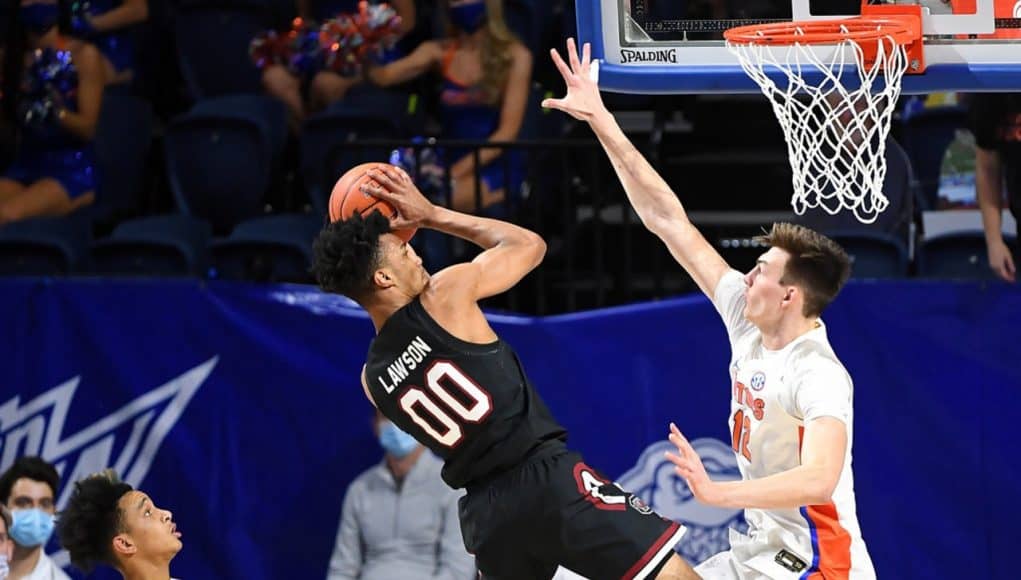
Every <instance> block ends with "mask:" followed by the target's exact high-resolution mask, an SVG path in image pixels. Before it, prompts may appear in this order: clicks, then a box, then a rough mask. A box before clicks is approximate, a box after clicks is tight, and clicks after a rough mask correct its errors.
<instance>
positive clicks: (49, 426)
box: [0, 357, 218, 566]
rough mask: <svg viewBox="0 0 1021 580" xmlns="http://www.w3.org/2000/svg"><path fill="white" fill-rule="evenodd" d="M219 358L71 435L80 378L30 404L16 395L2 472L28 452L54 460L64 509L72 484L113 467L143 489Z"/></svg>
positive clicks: (2, 411) (1, 426) (2, 440)
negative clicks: (70, 417) (67, 427)
mask: <svg viewBox="0 0 1021 580" xmlns="http://www.w3.org/2000/svg"><path fill="white" fill-rule="evenodd" d="M217 361H218V357H213V358H211V359H209V360H207V361H206V362H204V363H202V364H200V365H198V366H196V367H194V368H191V369H189V370H186V371H185V372H184V373H182V374H181V375H179V376H177V377H175V378H173V379H171V380H170V381H168V382H167V383H165V384H163V385H161V386H158V387H156V388H154V389H152V390H150V391H148V392H146V393H144V394H142V395H141V396H139V397H138V398H136V399H134V400H133V401H130V402H128V403H127V404H126V405H124V406H122V407H121V408H120V409H118V410H116V411H114V412H113V413H110V414H109V415H107V416H106V417H103V418H101V419H99V420H97V421H95V422H93V423H92V424H90V425H87V426H85V427H83V428H81V429H80V430H79V431H78V432H76V433H74V434H66V435H65V433H64V425H65V423H66V422H67V418H68V414H69V413H70V412H71V409H72V404H73V402H74V396H75V393H76V392H77V390H78V387H79V385H80V383H81V377H80V376H77V377H74V378H72V379H70V380H68V381H65V382H64V383H61V384H59V385H57V386H56V387H53V388H52V389H50V390H48V391H46V392H44V393H42V394H40V395H38V396H36V397H35V398H33V399H32V400H30V401H27V402H25V403H22V401H21V397H20V396H19V395H15V396H14V397H13V398H11V399H8V400H7V401H5V402H2V403H0V453H2V455H0V472H3V471H6V470H7V468H8V467H10V466H11V464H12V463H14V461H15V460H16V459H17V458H18V457H21V456H26V455H38V456H40V457H42V458H43V459H45V460H46V461H49V462H50V463H52V464H54V465H55V466H56V468H57V471H58V472H59V473H60V474H61V481H62V482H63V483H64V486H63V490H62V491H61V493H60V497H58V498H57V506H58V510H59V509H62V508H63V507H64V505H66V503H67V500H68V498H69V497H70V495H71V492H72V491H73V490H74V486H73V485H70V483H71V482H73V481H77V480H79V479H81V478H83V477H85V476H87V475H89V474H92V473H96V472H99V471H102V470H103V469H106V468H108V467H112V468H114V469H115V470H117V473H118V474H119V475H120V476H121V479H123V480H124V481H125V482H127V483H129V484H131V485H132V486H134V487H139V486H140V485H141V483H142V480H144V479H145V476H146V474H148V473H149V467H150V466H151V465H152V462H153V460H154V459H155V458H156V453H157V452H158V451H159V448H160V445H161V444H162V443H163V440H164V438H166V436H167V434H168V433H170V431H171V429H173V428H174V425H175V424H177V421H178V419H180V418H181V415H182V414H183V413H184V410H185V409H186V408H187V406H188V403H189V402H190V401H191V399H192V397H194V396H195V393H196V392H198V390H199V387H201V386H202V384H203V383H204V382H205V381H206V379H207V378H208V377H209V374H210V373H211V372H212V371H213V368H214V367H215V366H216V363H217ZM115 450H116V451H117V452H116V453H115ZM54 561H55V562H57V564H58V565H61V566H63V565H66V563H67V561H68V559H67V554H66V553H65V552H60V553H59V554H57V555H55V556H54Z"/></svg>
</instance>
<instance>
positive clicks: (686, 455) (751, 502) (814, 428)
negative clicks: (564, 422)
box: [543, 40, 875, 579]
mask: <svg viewBox="0 0 1021 580" xmlns="http://www.w3.org/2000/svg"><path fill="white" fill-rule="evenodd" d="M567 55H568V59H569V61H570V64H567V63H565V62H564V61H563V59H562V58H561V57H560V55H559V54H558V53H557V52H556V51H555V50H554V51H552V57H553V61H554V63H555V64H556V66H557V68H558V69H559V71H560V73H561V75H563V77H564V81H565V83H566V85H567V94H566V96H565V97H563V98H561V99H546V100H545V101H544V102H543V106H544V107H547V108H553V109H558V110H561V111H564V112H566V113H568V114H570V115H571V116H572V117H574V118H575V119H579V120H581V121H585V122H587V123H588V124H589V126H591V128H592V130H593V132H594V133H595V135H596V137H597V138H598V139H599V141H600V143H601V144H602V145H603V148H604V149H605V150H606V153H607V155H608V156H609V158H610V161H611V163H612V164H613V167H614V170H615V171H616V173H617V176H618V177H619V179H620V181H621V183H622V184H623V186H624V191H625V192H626V194H627V197H628V199H629V200H630V202H631V204H632V205H633V206H634V209H635V211H636V213H637V214H638V216H639V218H640V219H641V221H642V223H643V224H644V225H645V227H646V228H648V229H649V231H651V232H652V233H654V234H656V236H658V237H659V238H660V239H661V240H663V242H664V243H665V244H666V246H667V248H668V249H669V250H670V253H671V254H672V255H673V256H674V258H675V259H676V260H677V262H678V263H679V264H680V265H681V266H682V267H683V268H684V269H685V270H687V272H688V273H689V274H690V275H691V277H692V278H693V279H694V280H695V282H696V283H697V284H698V286H699V288H700V289H701V290H702V291H703V292H704V293H705V294H706V295H707V296H708V297H709V299H710V300H711V301H712V303H713V304H714V305H715V307H716V309H717V311H718V312H719V314H720V316H721V317H722V318H723V322H724V324H725V325H726V328H727V334H728V336H729V339H730V345H731V350H732V358H731V363H730V369H729V370H730V387H731V405H730V406H731V409H730V421H729V422H730V433H732V444H733V448H734V453H735V455H736V456H737V461H738V465H739V468H740V471H741V476H742V479H741V481H734V482H714V481H712V480H711V479H710V478H709V476H708V475H707V474H706V470H705V468H704V466H703V465H702V461H701V459H700V458H699V456H698V455H697V454H696V453H695V451H694V449H693V448H692V446H691V445H690V444H689V443H688V441H687V440H686V439H685V438H684V435H683V434H682V433H681V431H680V430H678V429H677V427H676V426H674V425H671V426H670V430H671V432H670V434H669V438H670V441H671V442H673V443H674V445H676V447H677V451H676V453H668V454H667V457H668V459H670V461H672V462H673V463H674V465H675V469H676V472H677V474H678V475H679V476H680V477H682V478H683V479H684V480H685V482H686V483H687V485H688V487H689V488H690V489H691V492H692V494H693V495H694V496H695V499H696V500H698V501H700V502H702V503H704V504H706V505H712V506H720V507H728V508H743V509H744V510H745V518H746V520H747V522H748V534H747V535H744V534H738V533H736V532H735V531H734V530H731V531H730V545H731V549H730V551H728V552H724V553H721V554H718V555H716V556H714V557H712V558H710V559H709V560H707V561H706V562H703V563H702V564H701V565H699V566H698V567H697V568H696V570H695V571H696V572H697V573H698V574H699V575H701V576H702V577H704V578H742V579H746V578H747V579H751V578H774V579H793V578H817V577H821V578H855V579H858V578H861V579H865V578H874V577H875V572H874V571H873V568H872V561H871V559H870V558H869V554H868V551H867V550H866V548H865V542H864V540H863V539H862V535H861V532H860V530H859V528H858V521H857V516H856V515H855V499H854V479H853V476H852V473H851V441H852V423H853V405H852V401H853V389H852V383H851V378H850V376H849V375H848V373H847V371H846V370H845V369H844V367H843V365H842V364H841V362H840V360H839V359H838V358H837V356H836V354H835V353H834V352H833V349H832V348H830V345H829V341H828V340H827V338H826V326H825V325H824V324H823V322H822V320H821V319H820V318H819V316H820V314H821V312H822V311H823V309H824V308H826V306H827V305H828V304H829V303H830V302H831V301H832V300H833V299H834V298H835V297H836V295H837V293H838V292H839V291H840V288H841V287H842V286H843V284H844V282H845V281H846V280H847V277H848V274H849V270H850V267H849V260H848V257H847V254H846V253H844V251H843V250H842V249H841V248H840V247H839V246H838V245H837V244H836V243H834V242H833V241H831V240H830V239H828V238H826V237H824V236H822V235H820V234H818V233H816V232H814V231H812V230H809V229H807V228H803V227H800V226H795V225H791V224H784V223H778V224H774V225H773V227H772V230H771V231H770V232H769V233H768V234H766V235H764V236H762V237H761V238H760V241H761V242H763V243H764V244H765V245H767V246H769V250H768V251H766V252H765V253H764V254H762V256H760V257H759V259H758V262H757V264H756V266H755V267H754V268H753V269H752V270H751V271H750V272H748V273H747V274H741V273H739V272H737V271H735V270H733V269H732V268H731V267H730V266H728V265H727V263H726V262H725V261H724V260H723V258H722V257H721V256H720V255H719V254H718V253H717V252H716V250H715V249H713V247H712V246H711V245H710V244H709V243H708V242H707V241H706V240H705V238H703V237H702V235H701V234H700V233H699V231H698V230H697V229H696V228H695V226H694V225H693V224H692V223H691V222H690V221H689V220H688V216H687V214H686V213H685V210H684V207H682V205H681V203H680V201H679V200H678V198H677V195H676V194H675V193H674V192H673V190H671V189H670V186H669V185H667V183H666V182H665V181H664V180H663V179H662V178H661V177H660V176H659V174H658V173H656V171H655V170H654V169H653V168H652V166H651V165H649V163H648V162H647V161H646V160H645V158H644V157H643V156H642V155H641V153H639V152H638V150H637V149H635V147H634V145H633V144H632V143H631V142H630V141H629V140H628V138H627V137H626V136H625V135H624V133H623V131H622V130H621V129H620V127H619V126H618V125H617V122H616V120H615V119H614V118H613V116H612V115H611V114H610V113H609V111H607V109H606V107H605V106H604V105H603V102H602V98H601V96H600V94H599V88H598V86H597V81H596V80H595V77H596V76H597V75H594V74H593V72H592V66H593V63H592V62H590V49H589V45H588V44H587V43H586V44H585V45H584V47H583V49H582V54H581V55H579V54H578V52H577V50H576V48H575V44H574V41H573V40H568V41H567Z"/></svg>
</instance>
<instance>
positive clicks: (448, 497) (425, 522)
mask: <svg viewBox="0 0 1021 580" xmlns="http://www.w3.org/2000/svg"><path fill="white" fill-rule="evenodd" d="M375 431H376V435H377V437H378V438H379V442H380V445H382V447H383V449H384V451H385V452H386V454H385V456H384V458H383V461H382V462H381V463H380V464H379V465H376V466H375V467H373V468H371V469H369V470H368V471H366V472H364V473H362V474H361V475H359V476H358V477H357V478H356V479H355V480H354V481H353V482H352V483H351V485H350V486H349V487H348V489H347V495H346V496H345V497H344V508H343V512H342V514H341V519H340V529H339V531H338V532H337V544H336V546H335V547H334V549H333V556H332V557H331V558H330V569H329V573H328V578H330V579H331V580H339V579H342V578H360V579H362V580H390V579H392V578H406V579H408V580H415V579H418V578H434V579H439V578H442V579H444V580H457V579H463V580H470V579H474V578H475V577H476V575H475V565H474V561H473V559H472V557H471V556H470V555H469V554H468V553H467V552H465V549H464V542H463V540H462V539H461V526H460V523H459V521H458V515H457V500H458V497H459V496H460V494H459V493H458V492H456V491H454V490H452V489H450V488H449V487H447V485H446V484H445V483H444V482H443V480H442V479H441V478H440V469H441V468H442V467H443V463H442V462H441V461H440V460H439V459H438V458H437V457H436V456H434V455H432V453H430V452H429V451H427V450H426V448H425V447H423V446H422V445H419V443H418V442H417V441H415V439H414V438H413V437H411V435H408V434H407V433H405V432H404V431H401V430H400V429H398V428H397V426H396V425H394V424H393V423H391V422H390V421H388V420H386V419H385V418H384V417H383V416H382V415H380V414H379V413H376V418H375Z"/></svg>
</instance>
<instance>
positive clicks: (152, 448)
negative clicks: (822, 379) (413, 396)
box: [0, 280, 1021, 580]
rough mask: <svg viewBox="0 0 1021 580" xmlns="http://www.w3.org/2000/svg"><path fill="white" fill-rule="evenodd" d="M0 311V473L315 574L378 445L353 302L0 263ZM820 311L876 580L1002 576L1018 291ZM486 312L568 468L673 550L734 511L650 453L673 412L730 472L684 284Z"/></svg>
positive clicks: (225, 549)
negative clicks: (104, 498) (110, 492)
mask: <svg viewBox="0 0 1021 580" xmlns="http://www.w3.org/2000/svg"><path fill="white" fill-rule="evenodd" d="M0 317H2V319H3V321H4V324H3V325H2V327H0V344H2V345H3V348H2V349H0V365H2V368H3V372H2V373H0V469H6V468H7V466H9V465H10V464H11V462H13V461H14V459H15V458H17V457H19V456H22V455H42V456H43V457H44V458H46V459H47V460H49V461H51V462H53V463H55V464H56V465H57V466H58V468H59V469H60V471H61V474H62V478H63V486H62V489H61V490H60V492H59V494H58V495H59V497H58V506H63V505H64V503H65V502H66V499H67V496H68V494H69V492H70V486H68V485H66V484H67V482H69V481H73V480H75V479H78V478H80V477H82V476H84V475H86V474H89V473H93V472H96V471H99V470H101V469H103V468H105V467H115V468H116V469H117V470H118V472H119V473H121V475H122V477H123V478H124V479H125V480H127V481H128V482H129V483H131V484H133V485H135V486H138V487H140V488H142V489H143V490H145V491H146V492H147V493H149V494H150V495H151V496H152V497H153V499H154V501H155V502H156V504H157V505H158V506H160V507H165V508H169V509H170V510H172V511H173V513H174V519H175V521H176V522H178V527H179V530H180V531H182V532H183V538H182V540H183V541H184V543H185V547H184V550H183V551H182V552H181V553H180V554H179V555H178V556H177V558H176V559H175V560H174V562H173V565H172V567H171V571H172V573H173V575H174V576H175V577H178V578H182V579H184V580H193V579H196V578H225V579H235V578H237V579H240V578H244V579H261V578H267V579H269V578H301V579H304V578H309V579H314V578H323V577H325V574H326V569H327V565H328V562H329V556H330V553H331V550H332V547H333V543H334V538H335V535H336V532H337V525H338V522H339V517H340V506H341V502H342V500H343V496H344V492H345V489H346V486H347V485H348V483H349V482H350V481H351V480H352V479H353V478H354V477H355V476H356V475H358V474H359V473H360V472H361V471H363V470H364V469H366V468H367V467H369V466H370V465H372V464H374V463H375V462H377V461H379V459H380V457H381V450H380V449H379V446H378V444H377V443H376V441H375V439H374V437H373V434H372V430H371V418H372V409H371V406H370V405H369V403H368V402H367V401H365V400H364V396H363V395H362V393H361V388H360V386H359V379H358V377H359V372H360V369H361V365H362V363H363V359H364V355H365V352H366V348H367V345H368V341H369V340H370V339H371V337H372V333H373V330H372V325H371V323H370V322H369V320H368V318H367V317H366V316H365V315H364V314H362V313H361V311H360V310H359V309H358V308H356V307H352V305H351V304H350V303H349V302H347V301H346V300H345V299H343V298H340V297H336V296H327V295H323V294H321V293H319V292H318V291H316V290H314V289H310V288H306V287H298V286H256V285H244V284H230V283H215V284H206V283H201V282H196V281H191V280H182V281H165V280H160V281H145V280H125V281H109V280H60V281H53V280H6V281H3V282H0ZM824 318H825V320H826V321H827V324H828V326H829V336H830V340H831V342H832V343H833V346H834V348H835V350H836V351H837V353H838V355H839V356H840V357H841V358H842V360H843V362H844V364H845V365H846V366H847V368H848V370H849V371H850V373H851V376H852V377H853V379H854V382H855V425H854V435H855V441H854V469H855V484H856V490H857V499H858V515H859V520H860V522H861V526H862V530H863V534H864V537H865V540H866V542H867V544H868V547H869V550H870V552H871V554H872V557H873V560H874V562H875V566H876V570H877V572H878V574H879V576H880V577H881V578H965V577H967V578H971V577H995V578H999V577H1010V576H1011V575H1012V574H1013V567H1011V568H1008V563H1010V562H1011V561H1012V556H1013V554H1012V553H1011V551H1012V550H1015V549H1016V546H1017V540H1016V538H1015V537H1014V535H1013V534H1012V532H1011V529H1012V525H1013V524H1014V523H1015V522H1017V521H1019V520H1021V508H1019V507H1018V503H1017V502H1016V501H1014V497H1015V496H1016V495H1017V493H1018V491H1019V490H1021V461H1019V460H1018V459H1017V457H1018V453H1017V428H1016V426H1017V425H1019V424H1021V410H1019V404H1018V395H1019V394H1021V364H1019V362H1021V342H1019V341H1018V340H1017V336H1016V333H1017V329H1018V328H1021V292H1018V291H1016V290H1013V289H1011V288H1010V287H1007V286H1005V285H993V286H981V285H977V284H938V283H923V282H890V283H881V284H879V283H875V284H865V283H859V284H852V285H850V286H848V287H847V288H846V289H845V290H844V292H843V293H842V294H841V296H840V297H839V299H838V300H837V302H836V303H835V304H834V305H833V306H832V307H831V308H830V310H829V311H828V312H827V313H826V315H825V317H824ZM491 320H492V321H493V325H494V327H495V328H496V330H497V332H498V333H500V334H501V335H502V336H503V337H504V338H505V339H506V340H507V341H508V342H510V343H511V344H512V345H513V346H514V347H515V348H516V349H517V350H518V351H519V354H520V355H521V358H522V360H523V362H524V364H525V368H526V369H527V371H528V372H529V374H530V376H531V378H532V380H533V383H534V384H535V385H536V388H537V389H538V390H539V392H540V394H541V395H542V396H543V397H544V398H545V400H546V402H547V403H548V404H549V406H550V407H551V409H552V410H553V412H554V414H555V415H556V416H557V417H558V418H559V419H560V420H561V421H562V422H563V423H564V424H565V426H566V427H567V428H568V430H569V432H570V444H571V446H572V447H574V448H576V449H578V450H580V451H581V452H582V453H583V454H584V455H585V456H586V460H587V462H588V463H589V464H591V465H593V466H594V467H597V468H598V469H600V470H602V471H603V472H605V473H607V474H608V475H612V476H614V477H617V478H618V481H620V482H621V483H622V484H624V485H625V486H626V487H629V488H631V489H633V490H635V491H637V492H639V493H640V494H641V495H642V496H643V498H645V499H646V500H647V501H648V502H649V503H651V504H652V505H653V506H654V507H656V508H657V509H658V510H660V511H661V513H663V514H664V515H667V516H669V517H673V518H676V519H679V520H683V521H685V522H686V523H688V524H689V527H690V529H691V531H690V532H689V534H688V536H686V538H685V539H684V540H683V541H682V544H681V546H680V550H681V552H682V553H683V554H684V555H685V556H687V557H689V558H690V559H692V560H695V561H700V560H702V559H704V558H705V557H707V556H709V555H711V554H712V553H714V552H716V551H719V550H722V549H724V548H725V547H726V533H725V530H726V528H727V526H737V527H742V526H743V525H744V523H743V518H742V517H741V514H740V512H738V511H736V510H721V509H716V508H707V507H705V506H700V505H698V504H697V503H696V502H695V501H694V500H693V499H692V498H691V497H690V493H689V492H688V490H687V489H686V487H685V486H684V483H683V482H682V481H680V480H679V479H677V478H676V477H675V476H674V475H673V473H672V470H670V469H669V467H668V466H667V465H665V464H664V463H663V460H662V450H663V445H664V443H663V441H664V440H665V438H666V434H667V425H668V423H669V422H670V421H674V422H676V423H677V424H678V425H679V426H680V427H681V429H682V430H683V431H684V432H685V433H686V435H688V437H689V439H692V440H693V443H694V444H695V446H696V448H697V449H698V450H699V452H700V454H701V455H702V457H703V459H704V461H705V463H706V466H707V468H708V469H709V470H710V472H712V473H713V474H714V476H715V477H720V478H732V477H735V476H736V473H737V471H736V462H735V461H734V459H733V452H732V450H731V449H730V441H729V435H728V433H727V413H728V411H729V397H730V393H729V389H730V385H729V378H728V374H727V361H728V358H729V352H728V351H729V347H728V344H727V340H726V336H725V332H724V329H723V325H722V323H721V322H720V320H719V318H718V317H717V315H716V313H715V311H714V310H713V309H712V307H711V305H710V304H709V302H708V301H707V300H706V299H705V298H703V297H701V296H692V297H684V298H678V299H674V300H666V301H662V302H657V303H654V304H643V305H636V306H629V307H622V308H616V309H610V310H603V311H596V312H588V313H580V314H572V315H565V316H555V317H547V318H529V317H520V316H506V315H497V314H494V315H493V316H492V317H491ZM50 551H51V552H54V553H56V556H55V557H56V558H58V560H60V559H62V561H64V562H66V554H61V553H59V547H58V546H57V545H56V542H51V544H50ZM95 576H96V577H103V578H106V577H112V576H109V575H106V574H105V573H99V574H96V575H95Z"/></svg>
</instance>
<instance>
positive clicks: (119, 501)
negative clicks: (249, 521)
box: [58, 469, 183, 580]
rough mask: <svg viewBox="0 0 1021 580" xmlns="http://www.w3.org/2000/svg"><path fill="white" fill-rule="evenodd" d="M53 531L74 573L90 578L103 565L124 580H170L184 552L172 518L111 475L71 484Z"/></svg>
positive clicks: (140, 493) (89, 478) (108, 472)
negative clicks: (176, 559) (176, 558)
mask: <svg viewBox="0 0 1021 580" xmlns="http://www.w3.org/2000/svg"><path fill="white" fill-rule="evenodd" d="M58 526H59V531H58V534H59V537H60V545H61V546H62V547H63V548H64V549H65V550H67V551H68V553H69V554H70V555H71V563H72V564H73V565H74V566H75V567H76V568H78V569H79V570H81V571H83V572H85V573H89V572H91V571H92V569H93V568H94V567H95V566H96V565H97V564H106V565H107V566H111V567H113V568H115V569H116V570H117V571H118V572H120V573H121V576H123V577H124V578H125V580H142V579H144V578H170V561H171V560H173V559H174V556H176V555H177V553H178V552H180V551H181V548H182V547H183V544H182V543H181V533H180V532H178V531H177V524H175V523H174V516H173V514H172V513H170V511H169V510H164V509H160V508H158V507H156V504H155V503H153V501H152V499H150V498H149V496H148V495H146V494H145V493H144V492H142V491H140V490H137V489H132V487H131V486H130V485H128V484H127V483H124V482H123V481H120V480H119V479H118V478H117V474H116V473H114V471H113V470H110V469H108V470H106V471H104V472H102V473H98V474H95V475H91V476H89V477H86V478H85V479H83V480H81V481H77V482H75V484H74V492H73V493H72V494H71V499H70V501H68V504H67V509H65V510H64V511H62V512H61V513H60V523H59V524H58Z"/></svg>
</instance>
